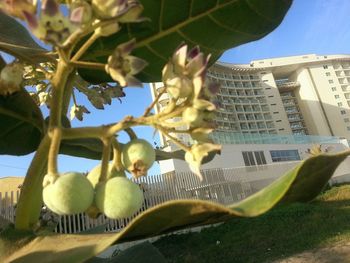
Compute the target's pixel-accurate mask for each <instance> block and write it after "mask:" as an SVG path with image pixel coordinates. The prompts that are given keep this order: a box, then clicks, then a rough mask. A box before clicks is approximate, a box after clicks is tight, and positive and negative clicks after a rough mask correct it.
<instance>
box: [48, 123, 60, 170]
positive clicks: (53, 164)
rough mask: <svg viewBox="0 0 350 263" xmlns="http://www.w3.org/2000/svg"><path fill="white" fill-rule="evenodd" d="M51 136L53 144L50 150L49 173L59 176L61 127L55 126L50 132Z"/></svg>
mask: <svg viewBox="0 0 350 263" xmlns="http://www.w3.org/2000/svg"><path fill="white" fill-rule="evenodd" d="M49 136H50V137H51V140H52V141H51V146H50V151H49V159H48V173H50V174H52V175H54V176H57V175H58V168H57V156H58V153H59V150H60V144H61V137H62V132H61V129H59V128H54V129H53V131H51V132H49Z"/></svg>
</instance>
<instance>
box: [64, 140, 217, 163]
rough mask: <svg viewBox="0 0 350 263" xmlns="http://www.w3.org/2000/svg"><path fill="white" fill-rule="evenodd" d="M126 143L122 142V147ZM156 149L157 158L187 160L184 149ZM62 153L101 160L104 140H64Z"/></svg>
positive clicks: (204, 161) (209, 158) (207, 158)
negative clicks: (169, 150) (171, 150)
mask: <svg viewBox="0 0 350 263" xmlns="http://www.w3.org/2000/svg"><path fill="white" fill-rule="evenodd" d="M123 145H124V144H122V143H121V147H123ZM155 151H156V160H157V161H160V160H168V159H173V158H174V159H179V160H185V152H184V151H183V150H177V151H173V152H166V151H162V150H159V149H155ZM60 153H61V154H66V155H71V156H76V157H83V158H88V159H94V160H100V159H101V155H102V142H101V140H99V139H74V140H62V143H61V147H60ZM215 154H216V153H214V152H212V153H210V154H209V155H208V156H207V157H206V158H204V160H203V163H207V162H209V161H211V160H212V159H213V158H214V157H215Z"/></svg>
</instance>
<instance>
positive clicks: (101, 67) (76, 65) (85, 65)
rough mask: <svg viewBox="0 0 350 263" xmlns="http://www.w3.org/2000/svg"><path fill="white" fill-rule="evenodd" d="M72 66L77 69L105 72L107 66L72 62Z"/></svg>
mask: <svg viewBox="0 0 350 263" xmlns="http://www.w3.org/2000/svg"><path fill="white" fill-rule="evenodd" d="M70 65H71V66H73V67H76V68H90V69H98V70H105V64H103V63H96V62H87V61H71V62H70Z"/></svg>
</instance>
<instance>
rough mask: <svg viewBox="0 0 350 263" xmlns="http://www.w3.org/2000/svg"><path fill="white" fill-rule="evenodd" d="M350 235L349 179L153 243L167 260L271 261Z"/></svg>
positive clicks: (337, 242)
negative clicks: (299, 199)
mask: <svg viewBox="0 0 350 263" xmlns="http://www.w3.org/2000/svg"><path fill="white" fill-rule="evenodd" d="M348 241H350V185H343V186H339V187H333V188H331V189H329V190H327V191H325V192H323V193H322V194H321V195H320V196H319V197H318V198H317V199H316V200H315V201H313V202H311V203H307V204H292V205H288V206H281V207H278V208H275V209H273V211H270V212H269V213H267V214H265V215H262V216H259V217H256V218H237V219H232V220H230V221H228V222H226V223H224V224H222V225H220V226H217V227H210V228H206V229H203V230H202V231H201V232H200V233H189V234H182V235H169V236H166V237H163V238H162V239H160V240H158V241H156V242H155V243H154V245H155V246H156V247H157V248H158V249H159V250H160V252H161V253H162V254H163V255H164V256H165V257H166V258H167V260H168V261H169V262H179V263H180V262H181V263H182V262H191V263H192V262H203V263H204V262H217V263H219V262H220V263H224V262H230V263H231V262H244V263H248V262H271V261H273V260H277V259H282V258H285V257H287V256H291V255H294V254H296V253H300V252H302V251H305V250H309V249H314V248H319V247H325V246H330V245H334V244H339V243H342V242H348Z"/></svg>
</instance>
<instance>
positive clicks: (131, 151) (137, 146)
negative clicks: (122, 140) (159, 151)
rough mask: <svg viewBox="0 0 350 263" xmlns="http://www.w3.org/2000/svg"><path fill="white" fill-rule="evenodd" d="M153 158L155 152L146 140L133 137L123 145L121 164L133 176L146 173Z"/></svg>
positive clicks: (154, 158)
mask: <svg viewBox="0 0 350 263" xmlns="http://www.w3.org/2000/svg"><path fill="white" fill-rule="evenodd" d="M155 160H156V152H155V151H154V149H153V147H152V145H151V144H150V143H149V142H147V141H146V140H143V139H134V140H131V141H130V142H129V143H127V144H126V145H125V146H124V147H123V150H122V163H123V166H124V167H125V169H127V170H128V171H129V172H130V173H132V174H133V175H134V176H135V177H140V176H143V175H146V174H147V170H148V169H149V168H150V167H151V166H152V164H153V163H154V161H155Z"/></svg>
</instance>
